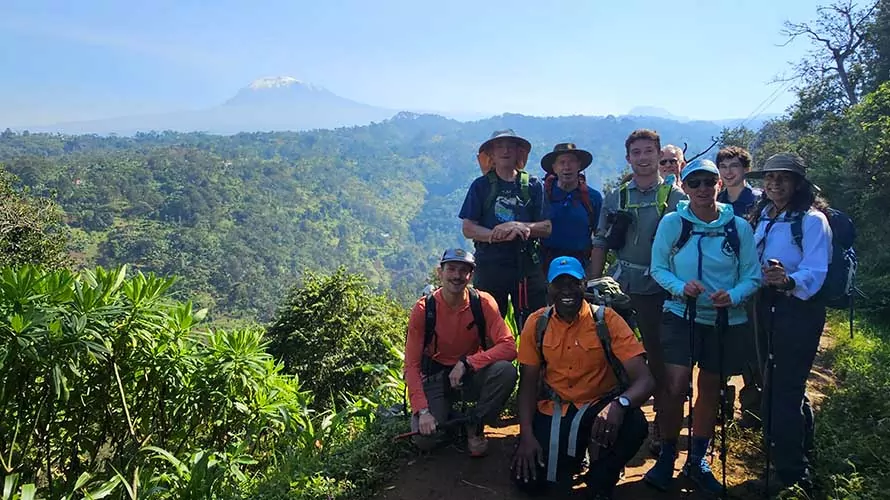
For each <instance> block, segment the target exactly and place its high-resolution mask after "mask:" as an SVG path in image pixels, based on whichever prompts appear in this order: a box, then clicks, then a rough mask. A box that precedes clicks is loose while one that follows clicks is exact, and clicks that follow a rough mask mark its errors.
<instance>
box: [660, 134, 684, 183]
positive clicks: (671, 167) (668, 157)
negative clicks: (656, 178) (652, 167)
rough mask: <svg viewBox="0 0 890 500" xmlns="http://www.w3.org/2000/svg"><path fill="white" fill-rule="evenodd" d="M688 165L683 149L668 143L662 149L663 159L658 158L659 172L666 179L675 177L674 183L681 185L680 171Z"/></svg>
mask: <svg viewBox="0 0 890 500" xmlns="http://www.w3.org/2000/svg"><path fill="white" fill-rule="evenodd" d="M685 166H686V159H685V158H684V157H683V150H682V149H680V148H678V147H677V146H674V145H673V144H668V145H667V146H665V147H664V148H662V149H661V160H658V173H659V174H661V177H662V178H664V179H665V181H668V180H669V177H670V176H673V177H670V179H673V184H674V185H675V186H677V187H681V186H680V171H682V170H683V167H685Z"/></svg>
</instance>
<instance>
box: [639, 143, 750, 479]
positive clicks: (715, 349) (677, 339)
mask: <svg viewBox="0 0 890 500" xmlns="http://www.w3.org/2000/svg"><path fill="white" fill-rule="evenodd" d="M681 179H682V183H683V191H684V192H686V194H687V195H688V196H689V200H688V201H687V200H684V201H681V202H680V203H679V204H678V205H677V211H676V212H673V213H669V214H667V215H665V216H664V218H663V219H662V221H661V223H660V224H659V225H658V230H657V231H656V233H655V241H654V243H653V245H652V264H651V267H650V269H651V271H650V272H651V274H652V277H653V278H654V279H655V281H657V282H658V284H659V285H661V286H662V287H663V288H664V289H665V290H667V291H668V293H669V294H670V297H669V298H668V299H667V300H666V301H665V303H664V314H663V318H662V329H661V343H662V347H663V349H664V360H665V363H666V370H665V375H666V377H667V380H666V381H664V386H665V388H666V390H665V393H666V394H665V400H664V401H659V403H658V405H659V408H658V419H659V430H660V431H661V434H662V439H663V441H662V447H661V452H660V455H659V457H658V460H657V461H656V463H655V465H654V466H653V467H652V468H651V469H650V470H649V471H648V472H647V473H646V476H645V478H644V479H645V480H646V482H647V483H649V484H650V485H652V486H654V487H656V488H658V489H661V490H667V489H668V487H669V486H670V482H671V480H672V479H673V472H674V461H675V460H676V456H677V439H678V436H679V434H680V427H681V425H682V420H683V400H684V397H685V395H686V392H687V389H688V384H689V380H690V373H691V370H692V366H691V365H690V359H693V361H694V362H697V363H698V366H699V376H698V386H697V388H696V392H697V398H696V401H695V407H694V409H693V415H692V417H693V426H694V427H693V432H692V449H691V452H690V453H689V458H688V459H687V462H686V464H685V466H684V467H683V471H682V474H684V475H686V476H687V477H689V478H690V479H691V480H693V481H694V482H695V483H696V484H697V485H698V486H699V487H700V488H702V489H704V490H707V491H709V492H711V493H715V494H716V493H720V491H721V485H720V483H719V482H718V481H717V479H716V478H715V477H714V475H713V473H712V472H711V469H710V466H709V464H708V462H707V460H706V459H705V453H706V451H707V449H708V445H709V443H710V440H711V438H712V437H713V434H714V424H715V421H716V419H717V407H718V402H719V401H718V400H719V396H720V386H721V380H720V376H719V373H721V372H722V373H723V374H724V376H728V375H729V374H733V373H739V372H740V370H741V368H742V366H741V362H742V361H743V360H742V359H741V358H740V357H739V356H738V355H737V353H741V352H743V349H744V346H745V345H746V340H745V336H746V335H751V330H750V328H749V325H748V316H747V314H746V312H745V306H744V302H745V301H746V300H747V299H748V297H750V296H751V295H753V294H754V293H755V292H756V291H757V290H758V288H759V287H760V281H761V271H760V264H759V262H758V259H757V251H756V249H755V246H754V233H753V230H752V229H751V226H750V225H749V224H748V223H747V222H746V221H745V220H744V219H742V218H740V217H737V216H735V215H734V213H733V209H732V205H726V204H722V203H718V202H717V193H718V192H719V191H720V173H719V171H718V170H717V167H716V165H714V163H713V162H711V161H708V160H700V161H697V162H694V163H692V164H690V165H688V166H687V167H686V168H685V169H683V172H682V173H681ZM687 299H695V303H696V311H697V317H696V319H695V332H694V336H693V338H692V340H694V344H695V347H694V349H693V351H694V353H693V354H694V355H692V356H691V355H690V328H689V322H688V320H687V319H686V317H687V316H686V304H687ZM718 308H725V309H726V310H727V313H728V314H727V316H728V327H727V328H726V332H725V334H724V338H723V341H722V342H718V333H719V332H718V331H717V330H716V328H715V322H716V319H717V309H718ZM720 344H722V345H723V356H722V360H721V356H720V349H719V346H720ZM721 361H722V363H723V366H722V367H721V366H720V363H721Z"/></svg>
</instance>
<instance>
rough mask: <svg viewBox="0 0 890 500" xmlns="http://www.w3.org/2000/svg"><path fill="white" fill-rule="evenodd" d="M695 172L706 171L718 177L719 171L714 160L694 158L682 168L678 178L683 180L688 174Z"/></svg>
mask: <svg viewBox="0 0 890 500" xmlns="http://www.w3.org/2000/svg"><path fill="white" fill-rule="evenodd" d="M695 172H707V173H709V174H714V175H716V176H717V177H720V171H719V170H717V165H714V162H712V161H711V160H695V161H694V162H692V163H690V164H689V165H686V166H685V167H684V168H683V171H682V172H680V180H681V181H685V180H686V178H687V177H689V175H690V174H694V173H695Z"/></svg>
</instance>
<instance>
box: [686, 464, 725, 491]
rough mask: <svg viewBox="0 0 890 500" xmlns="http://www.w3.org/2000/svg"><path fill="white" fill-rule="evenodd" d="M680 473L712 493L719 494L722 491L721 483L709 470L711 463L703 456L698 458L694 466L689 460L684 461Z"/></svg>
mask: <svg viewBox="0 0 890 500" xmlns="http://www.w3.org/2000/svg"><path fill="white" fill-rule="evenodd" d="M681 474H683V475H684V476H686V477H688V478H689V479H690V480H691V481H692V482H693V483H695V485H696V486H698V487H699V488H701V489H702V490H704V491H706V492H708V493H710V494H712V495H719V494H721V493H722V492H723V485H722V484H721V483H720V481H718V480H717V478H715V477H714V473H713V472H711V464H709V463H708V461H707V460H706V459H704V458H702V459H700V460H699V461H698V464H695V465H694V466H693V465H692V464H691V463H690V462H686V465H684V466H683V471H682V472H681Z"/></svg>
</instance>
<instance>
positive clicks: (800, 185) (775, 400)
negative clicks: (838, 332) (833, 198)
mask: <svg viewBox="0 0 890 500" xmlns="http://www.w3.org/2000/svg"><path fill="white" fill-rule="evenodd" d="M806 173H807V171H806V164H805V163H804V160H803V159H802V158H801V157H800V156H798V155H796V154H793V153H779V154H776V155H773V156H771V157H770V158H769V159H768V160H766V163H765V164H764V166H763V168H762V169H761V170H758V171H755V172H750V173H749V174H748V177H749V178H755V179H756V178H760V179H763V197H762V198H761V200H760V202H759V203H758V205H757V209H756V210H755V211H754V212H753V215H752V217H753V220H752V224H753V225H754V228H755V230H754V242H755V245H756V248H757V251H758V255H759V258H760V264H761V267H762V269H763V288H762V289H761V292H760V294H759V295H758V298H757V323H758V328H757V334H758V345H759V350H760V352H761V355H762V356H763V357H762V359H763V365H764V370H765V371H764V373H765V378H764V388H763V402H764V403H763V405H764V408H763V410H762V412H761V415H762V416H763V418H764V439H765V442H766V443H767V446H769V443H770V442H771V443H772V452H771V456H770V458H771V461H772V464H773V465H774V467H775V468H774V471H775V475H774V476H773V475H772V474H771V476H770V478H769V486H770V487H769V489H770V490H771V491H772V490H774V487H775V489H783V488H786V487H790V486H792V485H795V484H797V485H799V486H801V487H802V488H804V489H810V488H812V471H811V468H810V467H811V465H810V461H809V459H808V456H807V455H808V454H809V452H811V451H812V442H813V410H812V407H811V406H810V402H809V399H807V397H806V381H807V377H808V376H809V373H810V369H811V368H812V366H813V361H814V359H815V357H816V350H817V348H818V347H819V337H820V336H821V335H822V329H823V327H824V326H825V304H824V302H823V301H821V300H820V298H819V296H818V295H817V293H818V292H819V289H820V288H821V287H822V284H823V282H824V281H825V276H826V274H827V272H828V263H829V261H830V259H831V228H830V226H829V225H828V218H827V217H826V216H825V214H824V210H825V209H826V208H827V205H826V204H825V201H824V200H822V199H821V198H820V197H819V196H818V195H817V193H818V192H819V188H818V186H816V185H815V184H813V183H812V182H811V181H810V180H808V179H807V177H806ZM770 337H771V341H772V355H773V361H772V362H770V360H769V356H768V354H767V351H768V347H769V341H770ZM773 381H775V383H773ZM771 386H772V387H771ZM770 406H772V409H770ZM764 479H766V478H763V479H761V482H763V480H764Z"/></svg>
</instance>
